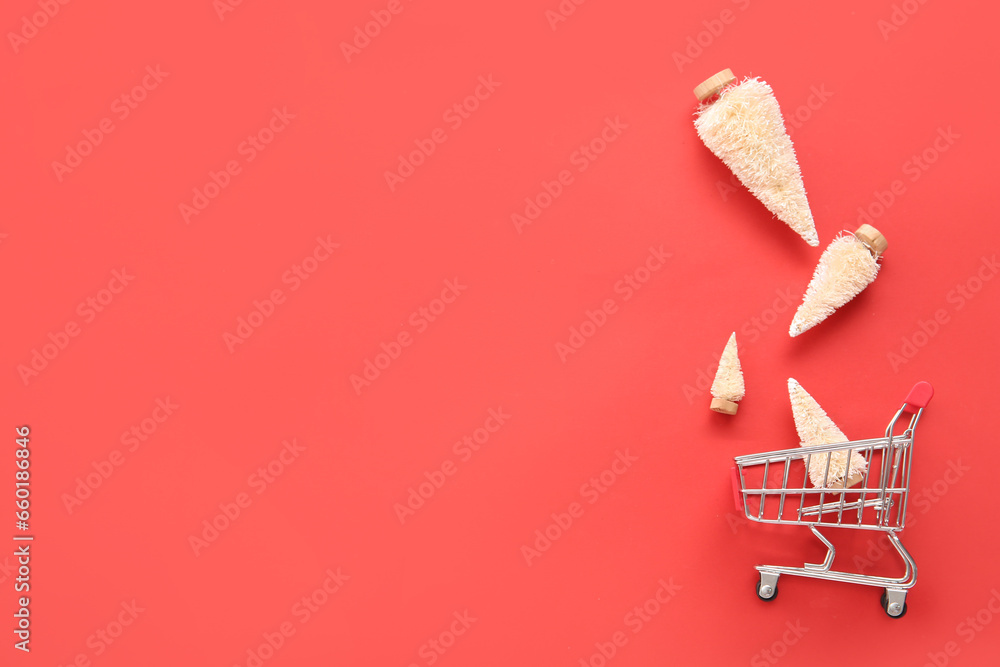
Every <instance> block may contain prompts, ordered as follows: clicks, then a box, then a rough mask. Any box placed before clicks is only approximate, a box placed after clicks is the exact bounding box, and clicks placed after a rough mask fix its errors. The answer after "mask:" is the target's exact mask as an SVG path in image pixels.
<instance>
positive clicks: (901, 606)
mask: <svg viewBox="0 0 1000 667" xmlns="http://www.w3.org/2000/svg"><path fill="white" fill-rule="evenodd" d="M890 598H891V599H890ZM881 602H882V609H883V610H884V611H885V613H886V614H888V615H889V618H902V617H903V616H905V615H906V591H890V590H889V589H888V588H887V589H885V590H884V591H882V600H881Z"/></svg>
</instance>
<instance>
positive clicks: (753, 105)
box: [694, 78, 819, 246]
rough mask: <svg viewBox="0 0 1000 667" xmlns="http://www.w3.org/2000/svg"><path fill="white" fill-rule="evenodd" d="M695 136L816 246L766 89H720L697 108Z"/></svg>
mask: <svg viewBox="0 0 1000 667" xmlns="http://www.w3.org/2000/svg"><path fill="white" fill-rule="evenodd" d="M697 116H698V117H697V118H696V119H695V121H694V125H695V128H696V129H697V131H698V136H699V137H701V140H702V141H703V142H704V143H705V145H706V146H708V148H709V149H710V150H711V151H712V152H713V153H715V155H716V156H718V157H719V158H720V159H721V160H722V161H723V162H724V163H726V166H728V167H729V168H730V169H731V170H732V172H733V173H734V174H736V177H737V178H739V179H740V182H741V183H743V185H745V186H746V187H747V189H748V190H750V192H752V193H753V195H754V196H755V197H757V199H759V200H760V201H761V202H763V204H764V206H766V207H767V210H769V211H771V213H773V214H774V215H775V216H777V218H778V219H779V220H781V221H782V222H784V223H785V224H787V225H788V226H789V227H791V228H792V229H793V230H795V231H796V232H797V233H798V234H799V236H801V237H802V238H803V239H805V241H806V243H808V244H809V245H811V246H818V245H819V236H818V235H817V234H816V225H815V223H814V222H813V217H812V212H811V211H810V209H809V201H808V200H807V199H806V188H805V185H804V184H803V183H802V174H801V173H800V171H799V162H798V160H797V159H796V157H795V149H794V147H793V146H792V140H791V138H790V137H789V136H788V133H787V132H786V131H785V121H784V119H783V118H782V117H781V109H780V107H779V106H778V101H777V100H776V99H775V97H774V93H773V91H772V90H771V87H770V86H769V85H767V84H766V83H765V82H763V81H761V80H760V79H757V78H750V79H744V80H743V82H742V83H740V84H737V85H730V86H727V87H725V88H724V89H723V90H722V91H721V93H719V96H718V98H717V99H715V100H714V101H710V102H709V103H707V104H702V105H701V106H700V107H699V108H698V112H697Z"/></svg>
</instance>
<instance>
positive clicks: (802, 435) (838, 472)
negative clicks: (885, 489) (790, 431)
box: [788, 378, 867, 489]
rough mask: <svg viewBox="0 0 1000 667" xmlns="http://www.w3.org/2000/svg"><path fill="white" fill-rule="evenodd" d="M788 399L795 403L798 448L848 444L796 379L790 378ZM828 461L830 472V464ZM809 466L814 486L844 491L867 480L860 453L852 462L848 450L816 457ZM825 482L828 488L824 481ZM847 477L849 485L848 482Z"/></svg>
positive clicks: (811, 457)
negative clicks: (840, 443) (839, 443)
mask: <svg viewBox="0 0 1000 667" xmlns="http://www.w3.org/2000/svg"><path fill="white" fill-rule="evenodd" d="M788 398H789V399H790V400H791V402H792V416H793V417H794V418H795V430H796V431H798V434H799V444H800V445H801V446H802V447H809V446H812V445H832V444H834V443H838V442H847V440H848V438H847V436H846V435H844V433H843V431H841V430H840V429H839V428H837V425H836V424H834V423H833V420H832V419H830V417H829V416H827V414H826V412H825V411H824V410H823V408H821V407H820V406H819V403H817V402H816V399H814V398H813V397H812V396H810V395H809V393H808V392H807V391H806V390H805V389H803V388H802V385H800V384H799V383H798V382H796V381H795V380H794V379H793V378H788ZM828 461H829V466H830V467H829V470H827V462H828ZM807 465H808V466H809V481H811V482H812V483H813V486H817V487H820V486H825V487H826V488H838V489H843V488H845V487H849V486H854V485H855V484H857V483H858V482H860V481H861V480H862V479H864V475H865V469H866V468H867V463H866V462H865V457H863V456H862V455H861V454H860V453H858V452H857V451H852V452H851V458H850V461H848V459H847V450H846V449H845V450H841V451H836V452H832V453H830V454H813V455H812V456H810V457H809V458H808V460H807ZM824 477H825V478H826V484H825V485H824V484H823V479H824ZM845 477H846V482H845Z"/></svg>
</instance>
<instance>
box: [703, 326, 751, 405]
mask: <svg viewBox="0 0 1000 667" xmlns="http://www.w3.org/2000/svg"><path fill="white" fill-rule="evenodd" d="M745 390H746V389H745V387H744V384H743V368H742V367H741V366H740V357H739V353H738V351H737V349H736V332H735V331H734V332H733V334H732V335H731V336H730V337H729V340H728V341H727V342H726V347H725V348H724V349H723V350H722V357H721V358H720V359H719V369H718V370H717V371H716V372H715V380H713V381H712V389H711V392H712V399H713V400H712V404H711V408H712V409H713V410H715V411H716V412H721V413H723V414H727V415H734V414H736V410H737V408H738V407H739V406H738V405H736V402H737V401H739V400H742V398H743V396H744V392H745Z"/></svg>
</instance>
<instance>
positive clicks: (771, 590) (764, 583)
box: [757, 572, 778, 602]
mask: <svg viewBox="0 0 1000 667" xmlns="http://www.w3.org/2000/svg"><path fill="white" fill-rule="evenodd" d="M777 596H778V575H776V574H771V573H770V572H761V573H760V581H758V582H757V597H759V598H760V599H761V600H764V601H765V602H770V601H771V600H773V599H774V598H776V597H777Z"/></svg>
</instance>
